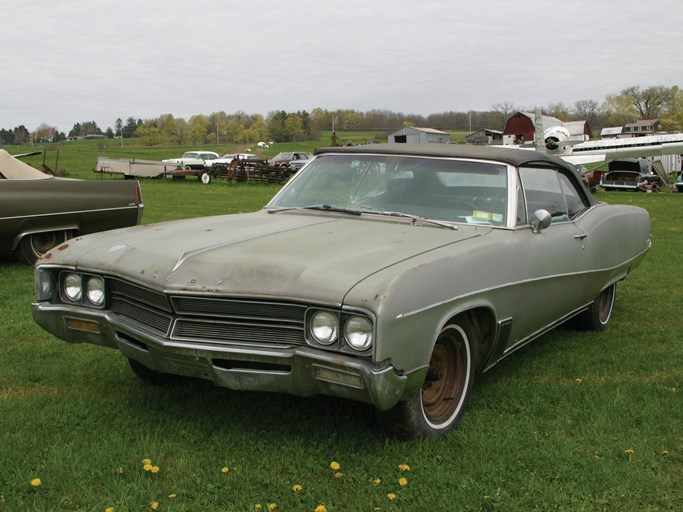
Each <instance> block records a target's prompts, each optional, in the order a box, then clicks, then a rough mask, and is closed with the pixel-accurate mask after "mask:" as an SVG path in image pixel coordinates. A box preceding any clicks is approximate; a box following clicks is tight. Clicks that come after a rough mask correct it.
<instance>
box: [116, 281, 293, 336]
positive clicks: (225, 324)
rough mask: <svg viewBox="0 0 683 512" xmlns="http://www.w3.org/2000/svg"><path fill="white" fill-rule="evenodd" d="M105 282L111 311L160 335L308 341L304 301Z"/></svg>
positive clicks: (122, 282)
mask: <svg viewBox="0 0 683 512" xmlns="http://www.w3.org/2000/svg"><path fill="white" fill-rule="evenodd" d="M108 284H109V287H110V290H111V303H110V308H111V310H112V311H113V312H115V313H117V314H118V315H120V316H121V317H124V318H127V319H130V320H133V321H134V322H135V323H137V324H141V325H142V326H144V327H146V328H147V329H150V330H153V331H155V332H157V333H158V334H160V335H161V336H163V337H167V338H172V339H176V340H183V341H189V342H197V343H214V344H215V343H218V344H221V343H224V344H240V345H253V344H259V345H263V344H266V345H271V346H275V345H279V346H283V345H305V344H306V340H305V333H304V318H305V313H306V306H303V305H299V304H290V303H283V302H270V301H257V300H253V301H249V300H237V299H227V298H225V299H224V298H215V297H197V296H189V295H173V296H168V295H165V294H163V293H159V292H155V291H153V290H149V289H147V288H142V287H140V286H137V285H133V284H131V283H128V282H124V281H121V280H118V279H109V280H108Z"/></svg>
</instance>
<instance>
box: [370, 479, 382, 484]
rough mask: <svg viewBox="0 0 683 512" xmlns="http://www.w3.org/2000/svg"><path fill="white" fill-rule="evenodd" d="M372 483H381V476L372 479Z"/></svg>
mask: <svg viewBox="0 0 683 512" xmlns="http://www.w3.org/2000/svg"><path fill="white" fill-rule="evenodd" d="M372 483H373V484H375V485H379V484H381V483H382V480H380V479H379V478H375V479H374V480H372Z"/></svg>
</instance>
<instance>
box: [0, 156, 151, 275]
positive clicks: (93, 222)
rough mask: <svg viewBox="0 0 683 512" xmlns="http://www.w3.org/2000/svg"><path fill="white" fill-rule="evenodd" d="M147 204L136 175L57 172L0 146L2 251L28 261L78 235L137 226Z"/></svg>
mask: <svg viewBox="0 0 683 512" xmlns="http://www.w3.org/2000/svg"><path fill="white" fill-rule="evenodd" d="M143 208H144V205H143V203H142V194H141V192H140V185H139V184H138V182H137V181H130V180H126V181H110V180H107V181H104V180H74V179H67V178H56V177H54V176H50V175H48V174H45V173H42V172H40V171H39V170H37V169H34V168H33V167H31V166H30V165H28V164H25V163H24V162H22V161H20V160H18V159H17V158H15V157H13V156H12V155H10V154H9V153H7V151H5V150H4V149H0V252H2V253H12V252H14V253H15V254H16V256H17V257H18V258H19V259H20V260H21V261H23V262H25V263H28V264H31V265H32V264H33V263H34V262H35V261H36V260H37V259H38V258H39V257H40V256H42V255H43V254H45V253H46V252H47V251H49V250H50V249H52V248H53V247H55V246H57V245H59V244H61V243H63V242H65V241H66V240H68V239H69V238H71V237H74V236H76V235H85V234H88V233H95V232H96V231H104V230H107V229H114V228H121V227H127V226H134V225H136V224H138V223H139V222H140V219H141V218H142V211H143Z"/></svg>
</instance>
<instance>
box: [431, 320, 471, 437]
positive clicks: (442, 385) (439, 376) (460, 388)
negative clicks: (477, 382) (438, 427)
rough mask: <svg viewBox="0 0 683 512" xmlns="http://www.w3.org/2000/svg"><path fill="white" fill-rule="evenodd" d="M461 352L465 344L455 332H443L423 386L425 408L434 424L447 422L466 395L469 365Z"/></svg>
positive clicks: (433, 353) (433, 352) (435, 348)
mask: <svg viewBox="0 0 683 512" xmlns="http://www.w3.org/2000/svg"><path fill="white" fill-rule="evenodd" d="M462 350H463V342H462V340H461V339H460V338H459V336H457V335H456V332H455V331H449V332H446V333H443V334H442V335H441V337H440V338H439V340H438V341H437V342H436V345H435V346H434V350H433V351H432V355H431V357H430V359H429V369H428V371H427V377H426V379H425V382H424V384H423V386H422V407H423V410H424V413H425V416H426V417H427V419H428V420H429V421H430V422H432V423H435V424H439V423H443V422H445V421H446V420H448V419H449V418H450V417H451V416H452V414H453V410H454V408H455V407H457V406H458V404H459V401H460V397H461V396H462V394H463V392H464V388H465V385H466V383H465V378H466V377H465V375H466V368H465V365H466V362H465V357H464V356H463V354H462Z"/></svg>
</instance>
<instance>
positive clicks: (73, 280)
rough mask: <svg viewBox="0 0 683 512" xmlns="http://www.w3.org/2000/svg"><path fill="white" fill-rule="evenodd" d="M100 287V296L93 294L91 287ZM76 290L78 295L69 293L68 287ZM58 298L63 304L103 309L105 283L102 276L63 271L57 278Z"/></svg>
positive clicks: (105, 297)
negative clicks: (97, 285)
mask: <svg viewBox="0 0 683 512" xmlns="http://www.w3.org/2000/svg"><path fill="white" fill-rule="evenodd" d="M94 284H99V285H100V296H99V297H98V296H97V294H94V293H93V289H92V288H91V286H92V285H94ZM69 286H71V287H74V288H78V290H79V293H75V292H73V291H72V292H71V293H70V292H69V291H68V287H69ZM58 288H59V298H60V300H61V301H62V302H63V303H64V304H71V305H77V306H85V307H89V308H94V309H104V308H105V307H106V306H107V296H108V293H107V283H106V280H105V278H104V277H103V276H101V275H98V274H91V273H88V272H78V271H74V270H63V271H61V272H60V273H59V277H58Z"/></svg>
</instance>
